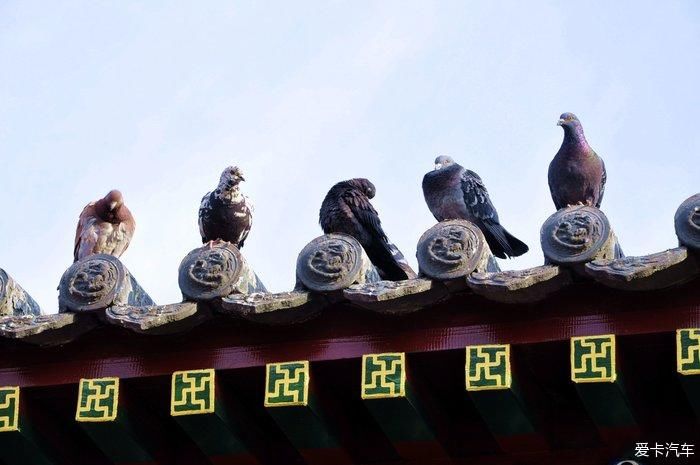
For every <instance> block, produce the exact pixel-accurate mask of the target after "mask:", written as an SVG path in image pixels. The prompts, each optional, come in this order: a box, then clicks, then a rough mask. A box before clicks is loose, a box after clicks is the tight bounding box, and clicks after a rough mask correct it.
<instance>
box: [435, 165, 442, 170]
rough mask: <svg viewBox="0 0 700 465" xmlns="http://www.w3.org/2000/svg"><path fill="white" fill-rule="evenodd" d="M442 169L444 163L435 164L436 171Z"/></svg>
mask: <svg viewBox="0 0 700 465" xmlns="http://www.w3.org/2000/svg"><path fill="white" fill-rule="evenodd" d="M440 168H442V163H435V171H437V170H439V169H440Z"/></svg>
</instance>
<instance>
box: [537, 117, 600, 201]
mask: <svg viewBox="0 0 700 465" xmlns="http://www.w3.org/2000/svg"><path fill="white" fill-rule="evenodd" d="M557 124H558V125H559V126H561V127H562V128H564V141H563V142H562V144H561V147H560V148H559V151H558V152H557V154H556V155H555V156H554V159H553V160H552V162H551V163H550V164H549V173H548V178H549V190H550V192H551V193H552V200H554V206H555V207H556V208H557V210H560V209H562V208H564V207H568V206H569V205H592V206H595V207H597V208H600V203H601V202H602V201H603V193H604V192H605V181H606V179H607V174H606V172H605V164H604V163H603V159H602V158H600V157H599V156H598V155H597V154H596V153H595V152H594V151H593V149H592V148H591V147H590V146H589V145H588V141H586V137H585V136H584V135H583V127H582V126H581V122H580V121H579V120H578V118H577V117H576V115H574V114H573V113H564V114H562V115H561V116H560V117H559V121H558V122H557Z"/></svg>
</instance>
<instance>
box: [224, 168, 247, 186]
mask: <svg viewBox="0 0 700 465" xmlns="http://www.w3.org/2000/svg"><path fill="white" fill-rule="evenodd" d="M241 181H245V178H244V177H243V172H242V171H241V169H240V168H239V167H237V166H229V167H227V168H226V169H225V170H224V171H223V172H222V173H221V178H219V189H221V190H224V191H228V190H231V189H233V188H234V187H236V186H237V185H238V183H240V182H241Z"/></svg>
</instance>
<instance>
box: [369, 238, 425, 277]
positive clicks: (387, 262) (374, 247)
mask: <svg viewBox="0 0 700 465" xmlns="http://www.w3.org/2000/svg"><path fill="white" fill-rule="evenodd" d="M365 251H366V252H367V256H368V257H369V259H370V261H371V262H372V264H373V265H374V266H375V267H376V268H377V271H379V275H380V276H381V278H382V279H386V280H390V281H402V280H404V279H411V278H415V277H416V274H415V272H414V271H413V270H412V269H411V267H410V266H409V265H408V262H406V259H405V258H404V256H403V254H402V253H401V252H400V251H399V249H398V248H397V247H396V246H395V245H394V244H391V243H390V242H387V241H386V240H382V239H381V238H377V237H375V238H374V240H373V241H372V243H371V244H369V247H367V248H366V249H365ZM401 262H403V265H404V266H402V263H401ZM405 268H407V269H408V270H406V269H405ZM409 271H410V273H409Z"/></svg>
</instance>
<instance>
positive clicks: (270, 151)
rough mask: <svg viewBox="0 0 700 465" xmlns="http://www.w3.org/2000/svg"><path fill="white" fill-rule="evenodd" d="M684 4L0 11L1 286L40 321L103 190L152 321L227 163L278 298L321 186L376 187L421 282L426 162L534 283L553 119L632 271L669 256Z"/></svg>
mask: <svg viewBox="0 0 700 465" xmlns="http://www.w3.org/2000/svg"><path fill="white" fill-rule="evenodd" d="M699 83H700V2H697V1H692V0H691V1H687V2H677V1H666V2H655V1H639V0H637V1H627V2H623V1H620V2H609V1H601V2H564V1H557V2H538V1H529V2H523V1H513V2H498V1H483V2H467V1H455V2H448V1H437V2H427V1H425V2H407V1H400V2H390V1H375V2H364V1H357V0H355V1H348V2H339V1H330V2H319V1H309V2H297V1H295V2H286V1H278V2H254V1H245V2H233V1H222V2H214V1H207V2H194V1H191V2H184V1H168V2H165V1H163V2H160V1H153V2H141V1H139V2H127V1H114V2H95V1H83V2H72V1H56V2H41V1H35V2H32V1H25V2H15V1H12V0H4V1H2V2H0V204H1V205H2V215H1V216H0V267H2V268H3V269H5V270H6V271H7V272H8V273H9V274H11V275H12V276H14V277H15V279H17V281H19V282H20V284H21V285H22V286H23V287H24V288H25V289H26V290H27V291H28V292H29V293H30V294H32V295H33V296H34V297H35V299H37V301H38V302H39V303H40V304H41V306H42V307H43V309H44V311H46V312H55V311H56V308H57V305H56V297H57V291H56V286H57V284H58V281H59V279H60V277H61V274H62V273H63V271H64V270H65V269H66V268H67V267H68V266H69V265H70V264H71V262H72V251H73V238H74V234H75V226H76V222H77V218H78V215H79V214H80V212H81V210H82V208H83V206H84V205H85V204H86V203H87V202H88V201H91V200H95V199H97V198H100V197H102V196H103V195H104V194H106V192H107V191H108V190H110V189H112V188H119V189H121V190H122V192H123V193H124V196H125V199H126V202H127V205H128V206H129V208H130V209H131V211H132V212H133V214H134V216H135V218H136V222H137V228H136V234H135V236H134V239H133V241H132V243H131V246H130V248H129V250H127V252H126V253H125V254H124V255H123V257H122V260H123V262H124V263H125V265H126V266H127V267H128V268H129V270H130V271H131V272H132V273H133V274H134V276H135V277H136V279H137V280H138V281H139V282H140V283H141V284H142V286H143V287H144V288H145V289H146V290H147V291H148V292H149V293H150V295H151V296H152V297H153V298H154V299H155V300H156V301H157V302H158V303H169V302H175V301H179V300H180V292H179V289H178V286H177V267H178V264H179V263H180V260H181V259H182V258H183V257H184V256H185V255H186V254H187V253H188V252H189V251H190V250H191V249H193V248H195V247H197V246H199V244H200V242H201V241H200V238H199V233H198V229H197V210H198V207H199V202H200V199H201V197H202V195H203V194H204V193H206V192H207V191H208V190H211V189H213V188H214V187H215V186H216V183H217V181H218V178H219V174H220V172H221V170H222V169H223V168H224V167H226V166H228V165H234V164H236V165H239V166H240V167H241V168H242V169H243V171H244V173H245V174H246V178H247V182H246V183H244V184H243V187H244V190H245V192H246V193H247V195H249V196H250V197H251V198H252V200H253V202H254V203H255V207H256V210H255V216H254V221H253V229H252V231H251V234H250V236H249V238H248V240H247V241H246V245H245V247H244V248H243V253H244V254H245V256H246V258H247V259H248V261H249V262H250V263H251V264H252V265H253V267H254V268H255V270H256V271H257V272H258V274H259V275H260V277H261V279H262V280H263V282H264V283H265V284H266V285H267V287H268V288H269V289H270V290H273V291H283V290H288V289H291V288H292V286H293V284H294V266H295V261H296V256H297V253H298V252H299V251H300V250H301V248H302V247H303V246H304V245H305V244H306V243H307V242H308V241H309V240H311V239H313V238H314V237H316V236H318V235H319V234H320V233H321V231H320V228H319V226H318V209H319V207H320V203H321V200H322V199H323V196H324V195H325V192H326V191H327V190H328V188H329V187H330V186H331V185H333V184H334V183H335V182H337V181H340V180H344V179H348V178H352V177H366V178H369V179H370V180H371V181H373V182H374V184H375V185H376V187H377V196H376V197H375V199H374V200H373V203H374V205H375V207H376V208H377V209H378V210H379V213H380V217H381V219H382V222H383V226H384V229H385V230H386V232H387V233H388V235H389V237H390V238H391V239H392V240H393V241H394V242H395V243H396V244H397V245H398V246H399V248H400V249H402V251H403V252H404V254H405V255H406V256H407V257H408V258H409V260H410V261H411V263H412V264H414V265H415V263H416V262H415V247H416V242H417V240H418V238H419V236H420V235H421V233H422V232H423V231H424V230H425V229H427V228H429V227H430V226H431V225H432V224H434V219H433V217H432V216H431V214H430V213H429V211H428V209H427V207H426V206H425V203H424V200H423V194H422V191H421V187H420V183H421V179H422V177H423V174H424V173H425V172H426V171H428V170H429V169H431V168H432V166H433V160H434V158H435V156H437V155H451V156H452V157H454V158H455V159H456V160H457V161H458V162H459V163H461V164H462V165H464V166H465V167H468V168H470V169H472V170H474V171H476V172H477V173H479V174H480V175H481V177H482V179H483V180H484V182H485V183H486V186H487V188H488V190H489V192H490V195H491V199H492V200H493V202H494V204H495V206H496V207H497V209H498V211H499V214H500V217H501V222H502V224H503V225H504V226H505V227H506V228H507V229H508V230H510V232H512V233H513V234H514V235H516V236H518V237H519V238H520V239H522V240H524V241H525V242H526V243H528V244H529V246H530V252H529V253H528V254H526V255H524V256H522V257H520V258H518V259H514V260H510V261H501V267H502V268H504V269H509V268H513V269H515V268H525V267H529V266H534V265H539V264H541V263H542V261H543V258H542V253H541V249H540V245H539V228H540V225H541V224H542V222H543V221H544V220H545V219H546V218H547V216H549V215H550V214H551V213H552V212H553V210H554V207H553V204H552V201H551V198H550V195H549V191H548V187H547V166H548V164H549V161H550V159H551V158H552V156H553V155H554V154H555V153H556V151H557V150H558V148H559V145H560V143H561V139H562V130H561V128H559V127H557V126H556V125H555V123H556V121H557V118H558V116H559V114H560V113H562V112H565V111H571V112H574V113H576V114H577V115H578V116H579V118H580V119H581V121H582V123H583V126H584V129H585V132H586V135H587V137H588V140H589V142H590V144H591V146H592V147H593V148H594V149H595V150H596V151H597V152H598V154H599V155H601V156H602V157H603V159H604V160H605V163H606V166H607V170H608V184H607V187H606V191H605V199H604V201H603V205H602V209H603V211H604V212H605V213H606V214H607V215H608V217H609V218H610V221H611V222H612V225H613V227H614V229H615V231H616V233H617V235H618V237H619V239H620V241H621V244H622V246H623V248H624V250H625V252H626V253H627V254H628V255H640V254H646V253H651V252H656V251H660V250H664V249H666V248H670V247H674V246H676V245H677V240H676V238H675V235H674V231H673V213H674V212H675V209H676V208H677V206H678V205H679V204H680V203H681V202H682V201H683V200H684V199H686V198H687V197H689V196H690V195H691V194H694V193H696V192H698V191H700V163H699V162H700V130H698V123H699V122H700V118H699V117H698V115H699V113H700V97H699V92H698V85H699Z"/></svg>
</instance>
